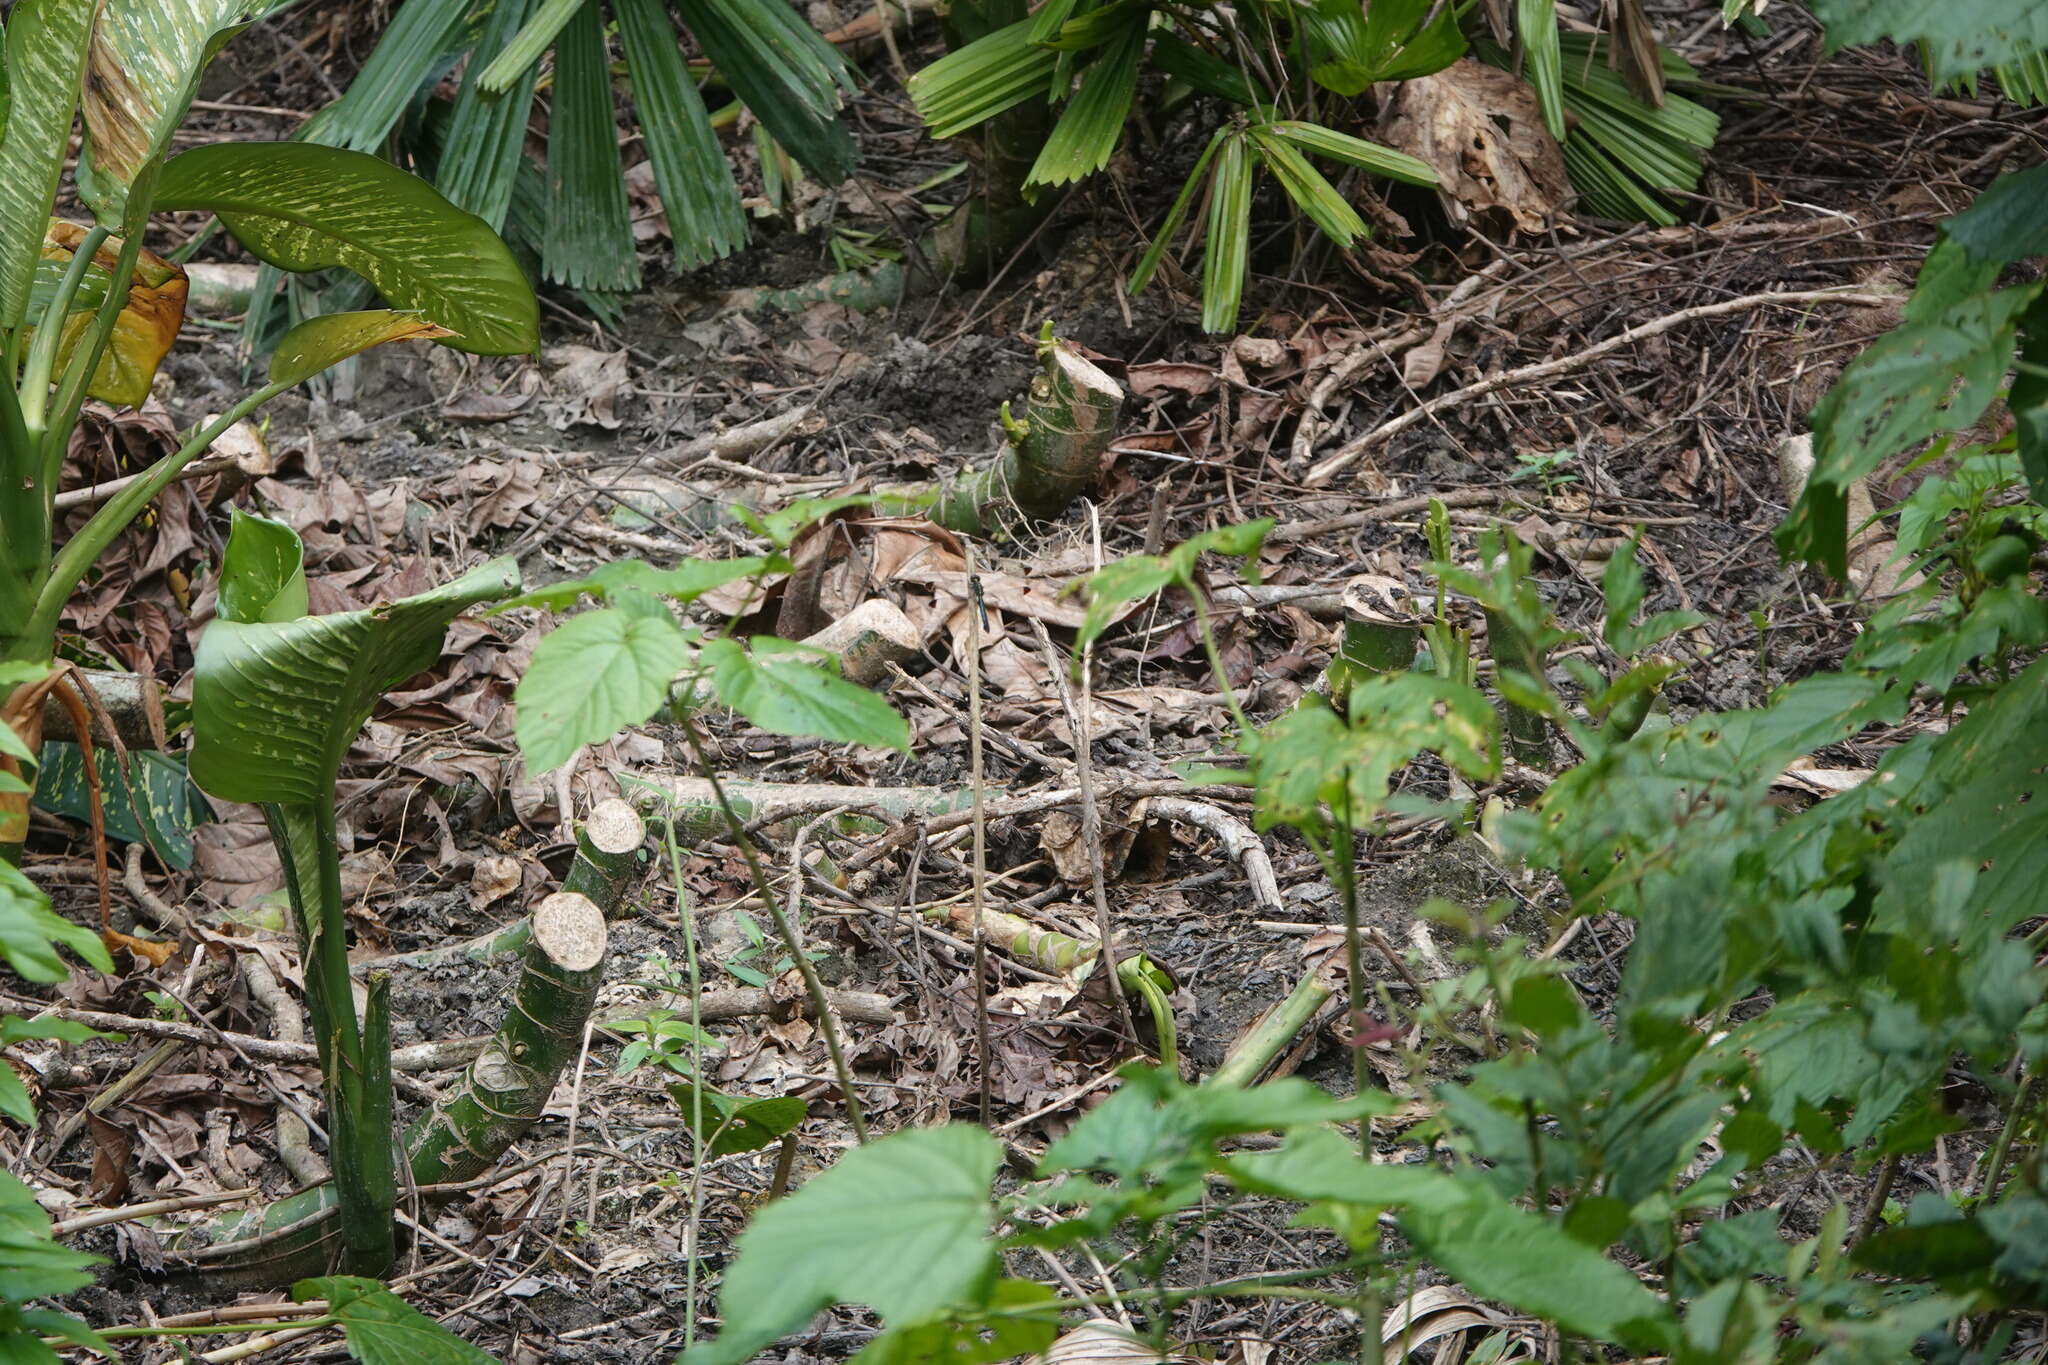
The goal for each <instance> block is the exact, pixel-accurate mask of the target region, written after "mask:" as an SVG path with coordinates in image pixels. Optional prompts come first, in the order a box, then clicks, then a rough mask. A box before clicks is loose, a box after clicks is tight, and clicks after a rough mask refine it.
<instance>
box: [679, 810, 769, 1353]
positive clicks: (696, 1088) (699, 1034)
mask: <svg viewBox="0 0 2048 1365" xmlns="http://www.w3.org/2000/svg"><path fill="white" fill-rule="evenodd" d="M662 839H663V842H664V844H665V846H666V847H667V850H668V865H669V873H670V875H671V876H672V877H673V878H674V879H675V886H676V923H677V925H678V926H679V927H680V928H681V929H682V931H683V962H684V965H685V966H686V967H687V968H688V969H689V973H690V1075H691V1077H692V1078H693V1079H694V1080H695V1081H696V1084H694V1085H692V1086H691V1087H690V1131H691V1132H692V1133H701V1132H703V1131H704V998H703V997H704V986H703V967H702V964H701V963H700V962H699V961H698V959H697V923H696V920H695V919H694V918H693V917H692V916H693V912H692V909H691V906H690V893H689V889H688V884H687V883H686V882H685V881H684V880H683V849H682V845H681V844H680V843H678V842H677V840H676V822H675V821H674V820H667V821H664V822H663V826H662ZM709 1150H710V1144H708V1143H706V1144H704V1145H702V1146H700V1147H699V1148H698V1159H697V1160H694V1161H692V1162H691V1163H690V1245H691V1246H697V1245H699V1243H698V1241H697V1233H698V1230H699V1229H700V1228H702V1227H703V1225H704V1162H703V1160H702V1156H703V1154H704V1153H705V1152H708V1151H709ZM785 1150H787V1149H785ZM683 1304H684V1309H683V1345H684V1347H685V1348H688V1347H690V1346H693V1345H695V1344H696V1342H697V1258H696V1257H695V1256H692V1257H690V1258H689V1263H688V1264H687V1265H686V1266H685V1267H684V1269H683Z"/></svg>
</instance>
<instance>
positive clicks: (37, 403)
mask: <svg viewBox="0 0 2048 1365" xmlns="http://www.w3.org/2000/svg"><path fill="white" fill-rule="evenodd" d="M45 240H47V239H45ZM106 240H107V230H106V229H105V228H104V227H100V226H97V225H95V226H94V227H93V228H92V230H91V231H89V232H87V233H86V234H85V240H84V241H83V242H81V243H79V245H78V249H77V250H76V251H74V252H72V253H71V264H69V265H68V266H66V267H65V268H64V277H63V278H62V279H61V280H59V281H58V282H57V292H56V293H54V294H52V295H51V296H50V302H49V305H48V306H47V307H46V308H44V309H43V320H42V321H41V322H40V323H38V324H37V325H36V334H35V339H34V340H33V341H31V342H30V343H29V347H28V362H27V364H26V365H24V366H23V367H22V372H21V414H22V419H23V421H24V422H26V423H27V425H28V429H29V433H30V435H31V436H32V437H33V438H34V439H35V440H37V441H41V440H42V438H43V434H44V430H45V428H44V425H43V419H44V417H45V416H46V415H47V414H48V413H49V408H50V376H51V373H52V371H54V370H55V369H56V366H57V344H58V343H59V342H60V341H62V340H63V339H64V321H65V319H66V318H68V317H70V315H71V300H72V299H74V298H76V297H77V296H78V286H79V285H80V284H82V283H83V282H84V281H85V272H86V271H87V270H88V269H90V268H91V266H92V260H93V257H94V256H95V255H97V254H98V252H99V249H100V247H101V246H102V245H103V244H104V243H105V242H106ZM112 294H113V290H112V287H111V282H110V285H109V288H108V296H109V297H112ZM102 306H103V307H104V306H105V305H104V301H102ZM65 435H66V436H67V437H68V436H69V435H70V433H69V432H68V431H67V432H66V433H65Z"/></svg>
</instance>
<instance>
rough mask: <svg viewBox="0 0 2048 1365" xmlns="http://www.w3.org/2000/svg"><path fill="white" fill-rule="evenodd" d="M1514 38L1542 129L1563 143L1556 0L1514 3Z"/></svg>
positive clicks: (1561, 82) (1562, 99) (1562, 106)
mask: <svg viewBox="0 0 2048 1365" xmlns="http://www.w3.org/2000/svg"><path fill="white" fill-rule="evenodd" d="M1515 38H1516V40H1517V41H1518V42H1519V43H1520V44H1521V47H1522V58H1523V61H1524V62H1525V63H1526V64H1527V66H1526V69H1525V70H1524V72H1523V74H1524V75H1525V76H1526V77H1527V78H1528V81H1529V84H1530V85H1532V86H1534V87H1535V89H1536V102H1537V103H1538V104H1539V105H1541V106H1542V108H1543V126H1544V127H1545V128H1548V129H1549V130H1550V135H1551V136H1552V137H1554V138H1556V139H1557V140H1558V141H1559V142H1563V141H1564V136H1565V123H1564V72H1563V66H1564V60H1563V55H1562V53H1561V51H1560V50H1559V47H1558V33H1557V0H1517V4H1516V7H1515Z"/></svg>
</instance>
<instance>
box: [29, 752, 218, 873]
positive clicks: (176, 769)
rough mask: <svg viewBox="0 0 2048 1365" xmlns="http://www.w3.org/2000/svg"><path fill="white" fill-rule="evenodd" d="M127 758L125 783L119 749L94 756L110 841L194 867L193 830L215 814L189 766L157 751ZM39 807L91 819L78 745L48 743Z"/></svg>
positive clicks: (40, 777) (38, 789) (41, 772)
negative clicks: (194, 783) (196, 787)
mask: <svg viewBox="0 0 2048 1365" xmlns="http://www.w3.org/2000/svg"><path fill="white" fill-rule="evenodd" d="M127 757H128V771H127V780H126V781H123V780H122V778H121V760H120V756H119V755H117V754H116V753H115V752H114V750H113V749H111V748H104V747H99V748H95V750H94V752H93V761H94V763H95V764H96V765H97V766H98V770H99V775H100V808H101V814H102V816H103V818H104V820H105V822H106V831H107V837H108V838H109V839H118V840H120V841H121V842H122V843H128V844H135V843H141V844H147V845H148V846H149V847H150V848H151V849H152V850H154V851H155V853H156V855H157V856H158V857H159V858H162V859H163V860H164V861H165V862H167V863H169V864H170V865H171V866H173V867H181V868H182V867H190V866H192V854H193V848H192V827H193V825H195V824H196V823H198V822H199V821H200V820H202V819H204V818H206V817H207V815H208V814H210V811H209V809H208V807H207V806H206V804H205V800H204V798H202V797H200V796H199V794H198V792H197V791H196V790H194V788H193V786H192V780H191V778H190V776H188V775H187V773H186V772H185V764H184V762H183V761H182V760H180V759H177V758H173V757H172V756H171V755H169V754H166V753H159V752H158V751H156V750H154V749H130V750H129V751H128V755H127ZM35 804H36V806H37V808H38V809H41V810H46V811H50V812H52V813H54V814H57V815H61V816H64V817H65V818H67V819H71V820H76V821H78V822H80V823H81V824H85V823H88V822H90V821H91V819H92V793H91V790H90V788H89V785H88V784H87V782H86V780H85V759H84V755H83V754H82V753H81V752H80V750H79V747H78V746H77V745H76V744H72V743H68V742H62V741H58V740H49V741H46V742H45V743H44V744H43V757H42V765H41V767H40V768H39V769H38V771H37V773H36V795H35Z"/></svg>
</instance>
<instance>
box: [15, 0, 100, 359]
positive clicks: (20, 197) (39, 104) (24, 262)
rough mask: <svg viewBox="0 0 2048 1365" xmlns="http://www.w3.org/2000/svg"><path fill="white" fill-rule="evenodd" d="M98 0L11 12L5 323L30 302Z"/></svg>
mask: <svg viewBox="0 0 2048 1365" xmlns="http://www.w3.org/2000/svg"><path fill="white" fill-rule="evenodd" d="M98 8H99V6H98V0H19V3H17V4H16V5H15V6H14V8H13V10H12V12H10V13H9V14H8V16H7V32H6V41H7V63H6V65H7V74H8V84H9V88H10V90H11V91H12V98H11V103H10V109H9V112H8V117H7V129H6V132H5V133H4V134H0V327H16V326H19V325H20V324H21V321H22V318H23V317H24V316H25V315H26V312H27V309H28V296H29V288H30V285H31V284H32V283H33V281H34V279H35V270H36V261H37V260H38V259H40V257H41V255H42V246H43V230H44V227H45V225H46V224H47V223H48V222H49V219H50V209H51V206H52V205H53V204H55V203H56V199H57V181H58V178H59V177H60V176H62V174H63V173H64V155H65V151H66V148H67V146H68V144H69V142H70V139H71V125H72V123H73V120H74V116H75V115H76V113H77V110H78V92H79V89H80V87H81V86H82V85H83V83H84V78H85V61H86V51H87V46H88V41H89V39H90V37H91V32H92V21H93V15H94V13H95V12H96V11H97V9H98Z"/></svg>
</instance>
